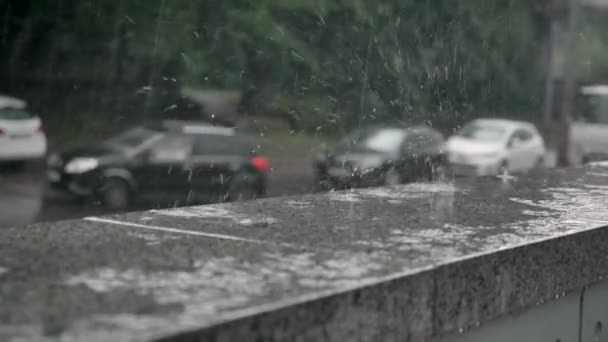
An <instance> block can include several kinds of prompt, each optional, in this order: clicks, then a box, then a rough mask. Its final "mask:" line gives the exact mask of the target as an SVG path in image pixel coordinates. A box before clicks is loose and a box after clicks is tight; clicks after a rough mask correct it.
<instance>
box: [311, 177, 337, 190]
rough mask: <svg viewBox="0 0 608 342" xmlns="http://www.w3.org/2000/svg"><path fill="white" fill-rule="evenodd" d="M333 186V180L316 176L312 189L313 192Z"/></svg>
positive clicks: (329, 188)
mask: <svg viewBox="0 0 608 342" xmlns="http://www.w3.org/2000/svg"><path fill="white" fill-rule="evenodd" d="M333 188H335V186H334V184H333V182H332V181H331V180H329V179H326V178H317V179H316V180H315V184H314V189H315V192H325V191H330V190H332V189H333Z"/></svg>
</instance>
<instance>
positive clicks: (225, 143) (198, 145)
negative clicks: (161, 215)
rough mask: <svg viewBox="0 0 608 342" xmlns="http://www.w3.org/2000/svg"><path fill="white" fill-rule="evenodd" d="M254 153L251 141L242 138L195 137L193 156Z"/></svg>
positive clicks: (222, 136) (219, 136)
mask: <svg viewBox="0 0 608 342" xmlns="http://www.w3.org/2000/svg"><path fill="white" fill-rule="evenodd" d="M255 152H256V146H255V144H254V142H253V141H252V140H251V139H248V138H246V137H242V136H224V135H199V136H196V139H195V143H194V148H193V151H192V154H193V155H196V156H200V155H218V154H219V155H222V154H226V155H249V154H254V153H255Z"/></svg>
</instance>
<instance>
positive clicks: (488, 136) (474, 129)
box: [457, 123, 507, 142]
mask: <svg viewBox="0 0 608 342" xmlns="http://www.w3.org/2000/svg"><path fill="white" fill-rule="evenodd" d="M457 135H458V136H460V137H463V138H467V139H471V140H478V141H484V142H501V141H504V140H505V139H506V137H507V129H506V128H505V127H500V126H495V125H483V124H479V123H472V124H469V125H466V126H465V127H463V128H462V129H461V130H460V131H459V132H458V133H457Z"/></svg>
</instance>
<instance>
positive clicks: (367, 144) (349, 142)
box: [337, 128, 406, 153]
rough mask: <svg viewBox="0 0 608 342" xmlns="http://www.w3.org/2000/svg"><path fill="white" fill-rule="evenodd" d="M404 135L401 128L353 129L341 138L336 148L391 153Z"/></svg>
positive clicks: (342, 150) (396, 148)
mask: <svg viewBox="0 0 608 342" xmlns="http://www.w3.org/2000/svg"><path fill="white" fill-rule="evenodd" d="M405 137H406V132H405V130H404V129H401V128H384V129H368V130H355V131H354V132H352V133H351V134H349V135H348V137H346V138H345V139H343V140H342V142H341V143H340V144H339V145H338V148H337V150H338V151H339V152H348V151H376V152H383V153H392V152H396V151H398V150H399V147H400V146H401V144H402V143H403V141H404V139H405Z"/></svg>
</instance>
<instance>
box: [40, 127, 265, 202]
mask: <svg viewBox="0 0 608 342" xmlns="http://www.w3.org/2000/svg"><path fill="white" fill-rule="evenodd" d="M268 169H269V161H268V159H267V158H265V157H263V156H261V155H259V145H258V144H257V143H256V141H255V139H253V138H252V137H249V136H246V135H241V134H237V133H236V132H235V131H234V129H232V128H224V127H216V126H211V125H205V124H196V123H180V122H170V123H165V124H164V125H163V126H162V127H161V128H147V127H138V128H134V129H132V130H129V131H127V132H124V133H123V134H120V135H118V136H116V137H114V138H112V139H109V140H107V141H105V142H103V143H101V144H99V145H98V146H91V147H88V148H80V149H74V150H71V151H66V152H63V153H57V154H53V155H51V156H50V157H49V160H48V180H49V182H50V184H51V185H52V187H53V188H56V189H61V190H63V191H67V192H68V193H71V194H73V195H76V196H79V197H80V196H82V197H95V198H97V199H99V200H100V201H101V202H102V203H103V204H104V205H105V206H107V207H108V208H110V209H124V208H126V207H127V206H128V205H129V203H130V202H131V201H132V200H133V199H134V198H135V197H136V196H142V197H146V196H152V197H153V198H157V197H158V196H162V197H163V198H173V199H175V198H178V200H176V201H180V203H185V204H190V203H194V202H200V201H205V202H208V201H212V202H218V201H220V202H221V201H234V200H246V199H253V198H256V197H257V196H260V195H263V194H264V192H265V189H266V173H267V171H268Z"/></svg>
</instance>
